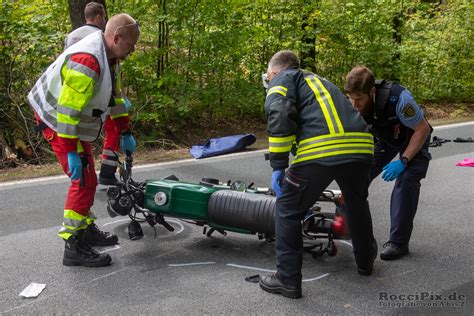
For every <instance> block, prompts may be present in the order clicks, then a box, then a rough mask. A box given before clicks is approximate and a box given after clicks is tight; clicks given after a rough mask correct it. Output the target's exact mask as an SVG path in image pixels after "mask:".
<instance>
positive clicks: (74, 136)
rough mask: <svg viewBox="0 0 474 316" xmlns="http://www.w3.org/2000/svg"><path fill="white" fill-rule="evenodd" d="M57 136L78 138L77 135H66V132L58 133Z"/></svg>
mask: <svg viewBox="0 0 474 316" xmlns="http://www.w3.org/2000/svg"><path fill="white" fill-rule="evenodd" d="M58 136H59V137H62V138H71V139H73V138H78V137H77V135H68V134H62V133H58Z"/></svg>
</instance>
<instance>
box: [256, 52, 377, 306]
mask: <svg viewBox="0 0 474 316" xmlns="http://www.w3.org/2000/svg"><path fill="white" fill-rule="evenodd" d="M267 80H268V90H267V96H266V100H265V113H266V116H267V123H268V124H267V128H268V133H269V135H270V137H269V150H270V155H269V156H270V164H271V167H272V168H273V174H272V187H273V189H274V191H275V192H276V193H277V202H276V216H275V252H276V261H277V272H276V273H274V274H272V275H268V276H265V277H263V278H262V279H261V280H260V287H261V288H262V289H263V290H265V291H267V292H270V293H274V294H281V295H283V296H285V297H289V298H299V297H301V296H302V292H301V282H302V276H301V267H302V262H303V240H302V235H301V229H302V227H301V222H302V220H303V218H304V216H305V214H306V212H307V211H308V209H309V208H310V207H311V206H312V205H313V204H314V203H315V202H316V200H317V198H318V196H320V194H321V193H322V191H323V190H324V189H325V188H326V187H327V186H328V185H329V184H330V183H331V182H332V181H333V180H335V181H336V183H337V184H338V185H339V187H340V189H341V191H342V192H343V194H344V198H345V204H346V205H347V212H346V214H345V215H346V216H347V221H348V227H349V231H350V234H351V238H352V245H353V249H354V256H355V261H356V264H357V267H358V272H359V274H361V275H370V274H371V273H372V269H373V263H374V260H375V258H376V256H377V243H376V241H375V238H374V236H373V230H372V219H371V216H370V210H369V204H368V202H367V197H368V186H369V168H370V163H371V161H372V158H373V153H374V142H373V137H372V135H371V134H370V133H369V130H368V128H367V125H366V124H365V122H364V120H363V119H362V117H361V116H360V114H359V113H358V112H357V111H356V110H355V109H353V108H352V106H351V104H350V102H349V100H348V99H347V98H346V97H345V96H344V94H343V93H342V92H341V91H340V90H339V89H338V88H337V87H336V86H335V85H333V84H332V83H331V82H329V81H328V80H326V79H324V78H321V77H319V76H317V75H315V74H313V73H311V72H308V71H304V70H301V69H299V59H298V57H297V56H296V55H295V54H294V53H293V52H291V51H280V52H278V53H276V54H275V55H274V56H273V57H272V59H271V60H270V62H269V64H268V70H267ZM293 146H296V148H297V150H296V156H295V158H294V160H293V162H292V164H291V166H290V167H289V168H288V166H289V152H290V150H291V149H292V147H293ZM286 168H288V169H287V170H286V172H285V169H286Z"/></svg>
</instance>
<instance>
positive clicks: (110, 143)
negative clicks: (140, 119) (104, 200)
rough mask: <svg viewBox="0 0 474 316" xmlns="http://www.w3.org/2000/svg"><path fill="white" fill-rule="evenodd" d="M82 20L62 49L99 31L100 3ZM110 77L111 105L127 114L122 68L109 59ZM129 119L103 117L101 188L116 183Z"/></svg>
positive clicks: (92, 5) (102, 22)
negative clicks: (123, 109) (81, 23)
mask: <svg viewBox="0 0 474 316" xmlns="http://www.w3.org/2000/svg"><path fill="white" fill-rule="evenodd" d="M84 17H85V18H86V24H85V25H83V26H81V27H79V28H77V29H75V30H74V31H72V32H71V33H69V34H68V36H67V37H66V40H65V42H66V44H65V48H64V49H67V48H69V47H70V46H72V45H74V44H76V43H77V42H79V41H80V40H82V39H83V38H85V37H86V36H87V35H90V34H92V33H95V32H97V31H99V30H103V29H104V27H105V25H106V23H105V17H106V14H105V8H104V6H103V5H102V4H100V3H97V2H89V3H88V4H87V5H86V7H85V8H84ZM109 65H110V70H111V75H112V84H113V89H112V94H113V97H112V98H111V103H112V104H115V105H116V104H124V105H125V106H126V108H127V113H128V111H130V107H131V106H132V104H131V103H130V101H129V100H128V98H127V96H126V94H125V89H124V88H123V85H122V82H123V78H122V67H121V65H120V61H119V60H117V58H115V59H113V60H109ZM128 123H129V116H128V115H125V114H124V113H119V115H118V116H114V117H111V116H107V119H106V120H105V123H104V131H105V140H104V146H103V149H102V163H101V166H100V172H99V183H100V184H103V185H114V184H117V183H118V182H119V181H118V179H117V178H116V176H115V173H116V171H117V167H118V151H119V149H120V134H121V133H122V132H123V131H124V130H126V129H128V128H129V127H128Z"/></svg>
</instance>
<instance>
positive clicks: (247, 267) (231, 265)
mask: <svg viewBox="0 0 474 316" xmlns="http://www.w3.org/2000/svg"><path fill="white" fill-rule="evenodd" d="M226 266H229V267H234V268H241V269H247V270H256V271H263V272H276V270H268V269H262V268H256V267H249V266H241V265H238V264H233V263H228V264H226Z"/></svg>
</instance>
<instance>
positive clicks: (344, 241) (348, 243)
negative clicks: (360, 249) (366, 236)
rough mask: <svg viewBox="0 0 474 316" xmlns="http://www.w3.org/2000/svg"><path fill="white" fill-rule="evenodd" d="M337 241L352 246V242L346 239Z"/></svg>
mask: <svg viewBox="0 0 474 316" xmlns="http://www.w3.org/2000/svg"><path fill="white" fill-rule="evenodd" d="M339 242H342V243H343V244H346V245H349V246H351V247H352V244H351V243H350V242H348V241H347V240H339Z"/></svg>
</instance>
